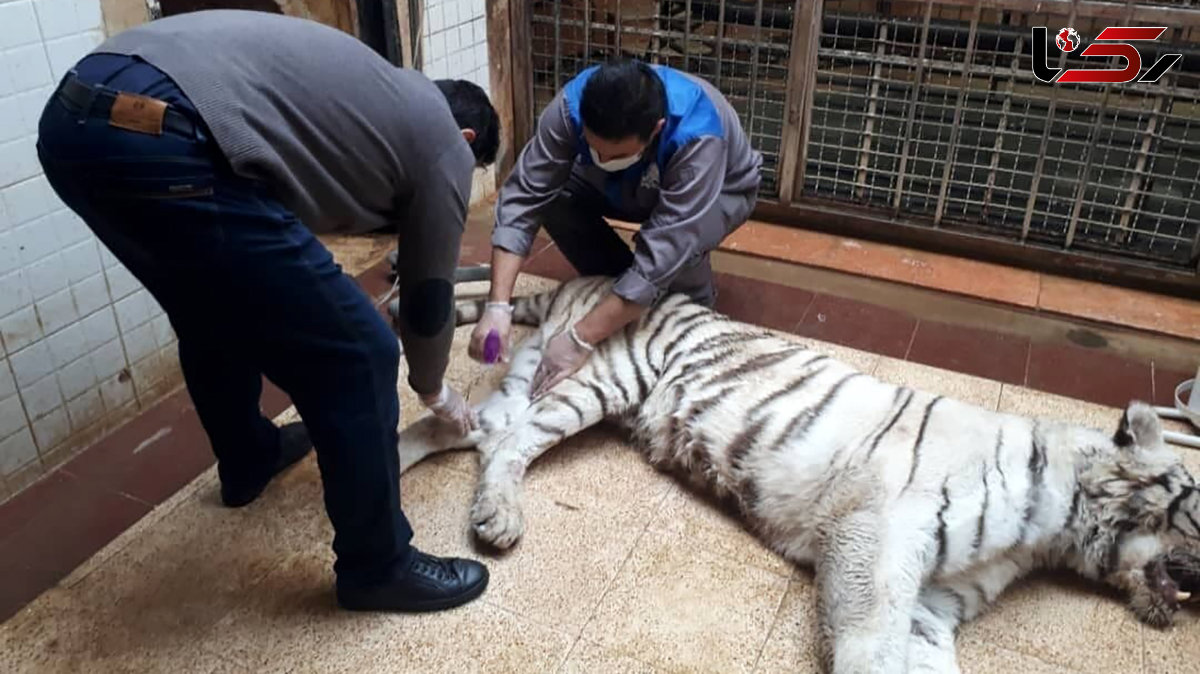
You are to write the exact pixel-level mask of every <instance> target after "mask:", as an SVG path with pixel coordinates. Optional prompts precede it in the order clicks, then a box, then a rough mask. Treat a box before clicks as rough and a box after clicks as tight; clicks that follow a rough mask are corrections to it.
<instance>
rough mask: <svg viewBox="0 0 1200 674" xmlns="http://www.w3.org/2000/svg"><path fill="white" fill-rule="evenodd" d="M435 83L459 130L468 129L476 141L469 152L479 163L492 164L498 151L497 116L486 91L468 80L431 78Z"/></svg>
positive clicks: (481, 164) (498, 126)
mask: <svg viewBox="0 0 1200 674" xmlns="http://www.w3.org/2000/svg"><path fill="white" fill-rule="evenodd" d="M433 83H434V84H436V85H437V88H438V89H440V90H441V91H442V95H443V96H445V97H446V102H447V103H449V104H450V112H451V113H452V114H453V115H454V121H455V122H457V123H458V128H460V129H471V130H472V131H474V132H475V140H474V142H472V143H471V152H472V153H474V155H475V161H477V162H479V165H480V166H488V165H490V164H493V163H495V161H496V153H497V152H499V151H500V116H499V115H497V114H496V108H494V107H492V102H491V101H490V100H488V97H487V94H486V93H484V91H483V89H481V88H480V87H479V85H477V84H475V83H474V82H468V81H467V80H434V82H433Z"/></svg>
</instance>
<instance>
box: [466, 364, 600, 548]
mask: <svg viewBox="0 0 1200 674" xmlns="http://www.w3.org/2000/svg"><path fill="white" fill-rule="evenodd" d="M603 417H604V415H603V411H602V410H601V408H600V403H599V401H598V400H597V399H596V397H595V396H593V395H591V394H590V392H589V391H588V389H587V388H585V387H584V386H582V385H580V384H577V383H576V382H574V381H572V380H567V381H564V382H562V383H561V384H559V385H558V386H557V387H556V388H555V392H554V393H551V394H549V395H547V396H545V397H544V398H542V399H541V400H539V401H537V402H536V403H534V405H533V406H532V407H530V408H529V409H528V410H527V411H525V412H524V413H523V414H521V415H520V418H519V419H517V420H515V421H514V423H513V424H512V425H511V426H509V427H508V428H507V429H506V431H505V432H503V433H501V434H498V435H496V436H493V437H491V438H488V439H487V440H485V441H484V442H483V443H481V445H480V451H481V454H482V460H483V470H482V471H481V473H480V476H479V485H478V486H477V488H476V491H475V503H474V505H473V506H472V507H471V524H472V526H473V527H474V529H475V533H476V535H477V536H479V538H480V539H482V540H484V541H486V542H488V543H490V544H492V545H494V546H496V547H497V548H500V549H502V550H503V549H507V548H510V547H512V546H513V545H514V544H515V543H516V542H517V540H519V539H520V538H521V535H522V534H523V533H524V530H525V521H524V516H523V515H522V513H521V503H520V491H521V482H522V480H523V479H524V477H525V472H526V470H527V469H528V468H529V464H531V463H533V461H534V460H535V459H537V458H538V457H539V456H541V455H542V454H543V453H544V452H546V450H548V449H550V448H551V447H553V446H554V445H556V444H558V443H559V442H561V441H562V440H564V439H566V438H569V437H570V436H572V435H575V434H576V433H578V432H579V431H581V430H583V429H585V428H587V427H589V426H591V425H593V424H595V423H597V422H599V421H600V420H601V419H602V418H603Z"/></svg>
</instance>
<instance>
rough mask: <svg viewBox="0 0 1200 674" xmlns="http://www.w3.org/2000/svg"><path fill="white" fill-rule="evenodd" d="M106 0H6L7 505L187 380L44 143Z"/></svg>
mask: <svg viewBox="0 0 1200 674" xmlns="http://www.w3.org/2000/svg"><path fill="white" fill-rule="evenodd" d="M101 23H102V19H101V12H100V0H0V354H2V355H3V362H2V363H0V500H2V499H3V498H4V497H5V496H7V495H11V494H12V493H14V492H15V491H17V490H19V489H20V488H22V487H24V486H25V485H26V484H28V483H29V482H31V481H32V480H34V479H36V478H37V476H38V475H40V474H42V473H43V472H44V471H45V470H47V469H49V468H51V467H53V466H54V465H56V464H57V463H58V462H60V461H62V460H63V459H65V458H67V457H69V456H70V455H71V453H72V450H74V449H76V448H78V447H80V446H82V445H84V444H85V443H87V442H89V441H90V440H92V439H94V438H95V437H96V436H97V435H99V434H100V433H101V432H102V431H103V430H104V429H105V428H106V427H111V426H112V425H114V424H116V423H118V422H119V421H121V420H123V419H125V418H126V417H128V416H129V415H130V414H131V413H132V412H134V411H136V410H137V409H138V407H139V405H145V404H150V403H152V402H154V401H155V400H156V399H157V398H158V397H160V396H161V393H162V392H163V391H164V390H165V388H166V387H168V386H170V385H172V384H173V383H174V382H175V381H177V380H178V365H177V360H176V358H177V357H176V355H175V353H176V352H175V348H174V335H173V333H172V332H171V328H170V324H169V323H168V322H167V320H166V316H165V315H164V314H163V313H162V309H160V308H159V307H158V305H157V303H156V302H155V301H154V300H153V298H151V297H150V295H149V293H147V292H146V291H145V290H144V289H143V288H142V287H141V285H140V284H139V283H138V281H137V280H136V279H134V278H133V276H132V275H131V274H130V273H129V272H128V271H127V270H126V269H125V268H124V267H122V266H121V265H120V263H118V262H117V261H116V259H115V258H113V257H112V255H111V254H110V253H109V252H108V251H107V250H105V248H104V247H103V246H102V245H100V244H99V243H98V242H97V240H96V238H95V237H94V236H93V235H92V233H91V231H90V230H89V229H88V228H87V227H86V226H85V225H84V223H83V222H82V221H81V220H80V219H79V218H78V217H77V216H76V215H75V214H74V213H72V212H71V211H70V210H68V209H67V208H66V207H65V206H64V205H63V204H62V202H60V201H59V200H58V197H57V196H56V195H55V194H54V191H53V190H52V189H51V187H50V184H49V183H48V182H47V181H46V178H45V176H43V175H42V173H41V166H40V165H39V163H38V160H37V154H36V150H35V143H36V139H37V122H38V117H39V116H40V115H41V110H42V107H43V106H44V105H45V103H46V100H47V99H48V98H49V96H50V95H51V93H52V91H53V88H54V86H55V84H56V83H57V82H58V80H59V78H61V77H62V75H63V74H64V73H65V71H66V70H67V69H68V68H70V67H71V66H72V65H73V64H74V63H75V61H77V60H78V59H79V58H80V57H82V56H83V55H84V54H86V53H87V52H89V51H90V50H91V49H92V48H93V47H94V46H95V45H97V44H99V42H100V41H101V40H102V39H103V35H102V33H101Z"/></svg>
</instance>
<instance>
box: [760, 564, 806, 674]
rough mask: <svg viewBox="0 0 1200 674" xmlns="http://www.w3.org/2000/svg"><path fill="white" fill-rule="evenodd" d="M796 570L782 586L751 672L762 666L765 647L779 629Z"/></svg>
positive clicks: (793, 570)
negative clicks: (769, 625)
mask: <svg viewBox="0 0 1200 674" xmlns="http://www.w3.org/2000/svg"><path fill="white" fill-rule="evenodd" d="M795 576H796V570H795V569H794V568H793V569H792V573H791V575H789V576H788V579H787V584H786V585H785V586H784V589H783V594H781V595H780V596H779V604H778V605H777V606H776V607H775V618H774V619H773V620H772V621H771V627H769V628H768V629H767V634H766V636H765V637H763V642H762V645H760V646H759V647H758V653H757V654H756V655H755V656H754V664H752V665H750V671H751V672H757V671H759V669H758V668H759V665H761V664H762V658H763V654H764V653H766V652H767V645H768V644H770V643H771V637H773V636H775V632H776V629H777V628H778V627H779V621H780V620H781V619H782V617H783V605H784V603H785V602H786V601H787V598H788V595H789V594H791V593H792V585H793V584H794V583H795V582H796V581H795Z"/></svg>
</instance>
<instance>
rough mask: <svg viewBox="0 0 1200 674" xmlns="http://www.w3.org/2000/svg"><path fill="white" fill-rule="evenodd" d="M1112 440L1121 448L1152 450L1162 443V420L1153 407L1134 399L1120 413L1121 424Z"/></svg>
mask: <svg viewBox="0 0 1200 674" xmlns="http://www.w3.org/2000/svg"><path fill="white" fill-rule="evenodd" d="M1113 442H1114V443H1115V444H1116V445H1117V446H1118V447H1120V448H1122V449H1141V450H1146V451H1153V450H1155V449H1158V448H1160V447H1162V445H1163V430H1162V422H1161V421H1159V419H1158V413H1157V412H1155V411H1154V408H1153V407H1151V406H1150V405H1147V404H1146V403H1143V402H1141V401H1134V402H1132V403H1130V404H1129V407H1128V408H1126V409H1125V414H1123V415H1121V424H1120V425H1119V426H1118V427H1117V432H1116V433H1115V434H1113Z"/></svg>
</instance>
